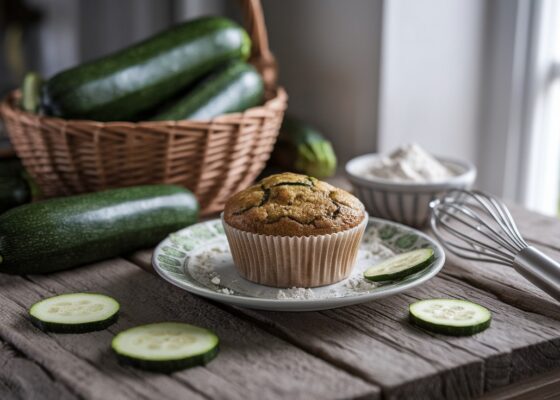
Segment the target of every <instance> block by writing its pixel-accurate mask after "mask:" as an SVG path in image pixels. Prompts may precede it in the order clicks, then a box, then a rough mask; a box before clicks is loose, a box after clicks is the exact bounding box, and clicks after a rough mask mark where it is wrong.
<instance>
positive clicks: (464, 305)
mask: <svg viewBox="0 0 560 400" xmlns="http://www.w3.org/2000/svg"><path fill="white" fill-rule="evenodd" d="M409 317H410V321H411V322H412V323H413V324H415V325H418V326H420V327H422V328H424V329H426V330H429V331H432V332H435V333H443V334H446V335H453V336H465V335H474V334H475V333H478V332H482V331H483V330H485V329H486V328H488V327H489V326H490V322H491V320H492V314H491V313H490V311H489V310H488V309H487V308H485V307H482V306H481V305H478V304H476V303H472V302H470V301H466V300H458V299H430V300H421V301H417V302H416V303H413V304H411V305H410V306H409Z"/></svg>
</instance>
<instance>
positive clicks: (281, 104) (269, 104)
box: [0, 86, 288, 129]
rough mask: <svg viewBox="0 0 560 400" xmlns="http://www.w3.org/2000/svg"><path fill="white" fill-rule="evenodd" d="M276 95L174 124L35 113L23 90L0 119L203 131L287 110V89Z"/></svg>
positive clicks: (9, 99) (6, 102)
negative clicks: (23, 101) (23, 104)
mask: <svg viewBox="0 0 560 400" xmlns="http://www.w3.org/2000/svg"><path fill="white" fill-rule="evenodd" d="M273 93H274V96H272V97H271V98H270V99H268V100H266V101H265V102H264V104H262V105H260V106H257V107H251V108H248V109H247V110H245V111H243V112H237V113H230V114H223V115H219V116H217V117H214V118H212V119H199V120H172V121H138V122H132V121H108V122H101V121H94V120H88V119H64V118H59V117H53V116H48V115H39V114H34V113H31V112H28V111H25V110H22V109H21V108H19V107H18V105H17V100H18V99H19V98H20V97H21V90H20V89H15V90H13V91H12V92H10V93H9V94H8V95H7V96H6V97H5V98H4V99H3V100H2V102H1V103H0V116H2V114H5V113H6V112H10V113H12V115H15V116H17V117H24V118H31V119H34V120H36V121H37V122H50V123H51V124H64V125H80V126H83V127H88V126H89V127H95V128H98V129H99V128H109V129H110V128H112V127H123V126H127V127H136V128H154V127H166V126H185V127H195V128H203V127H206V126H208V125H210V124H214V123H232V122H239V121H242V120H244V119H246V118H250V117H251V116H253V115H254V116H255V117H258V116H262V113H268V112H269V110H276V109H278V108H280V109H285V104H286V102H287V100H288V94H287V93H286V90H285V89H284V88H283V87H281V86H279V87H277V88H276V89H274V91H273Z"/></svg>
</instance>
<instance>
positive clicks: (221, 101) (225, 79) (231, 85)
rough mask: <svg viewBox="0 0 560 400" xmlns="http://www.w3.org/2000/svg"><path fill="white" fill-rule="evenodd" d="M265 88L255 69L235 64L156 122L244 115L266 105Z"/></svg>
mask: <svg viewBox="0 0 560 400" xmlns="http://www.w3.org/2000/svg"><path fill="white" fill-rule="evenodd" d="M263 96H264V84H263V80H262V78H261V76H260V75H259V73H258V72H257V71H256V70H255V68H254V67H253V66H251V65H249V64H247V63H245V62H243V61H236V62H232V63H230V64H229V65H227V66H225V67H222V68H220V69H218V70H217V71H215V72H214V73H212V74H210V76H208V77H206V78H205V79H204V80H203V81H202V82H200V83H199V84H198V85H197V86H196V87H194V88H193V89H192V90H191V91H190V92H189V93H188V94H187V95H186V96H185V97H183V98H182V99H180V100H179V101H177V102H176V103H174V104H171V105H170V106H168V107H167V108H165V109H164V110H162V111H161V112H160V113H158V114H157V115H156V116H155V117H153V118H152V120H154V121H167V120H181V119H198V120H200V119H210V118H214V117H217V116H218V115H222V114H227V113H233V112H243V111H245V110H246V109H248V108H251V107H254V106H257V105H259V104H261V103H262V101H263Z"/></svg>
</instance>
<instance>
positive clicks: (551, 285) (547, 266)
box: [513, 246, 560, 301]
mask: <svg viewBox="0 0 560 400" xmlns="http://www.w3.org/2000/svg"><path fill="white" fill-rule="evenodd" d="M513 266H514V268H515V269H516V271H517V272H519V273H520V274H521V275H523V276H524V277H525V278H526V279H527V280H529V281H530V282H531V283H533V284H534V285H535V286H538V287H539V288H541V289H542V290H544V291H545V292H546V293H548V294H549V295H550V296H552V297H554V298H555V299H556V300H558V301H560V264H559V263H557V262H556V261H554V260H553V259H552V258H550V257H548V256H547V255H546V254H544V253H543V252H541V251H539V250H537V249H536V248H534V247H532V246H529V247H526V248H524V249H523V250H521V251H520V252H519V253H518V254H517V256H516V257H515V259H514V260H513Z"/></svg>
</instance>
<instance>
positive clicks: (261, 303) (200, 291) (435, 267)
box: [152, 217, 445, 311]
mask: <svg viewBox="0 0 560 400" xmlns="http://www.w3.org/2000/svg"><path fill="white" fill-rule="evenodd" d="M214 221H219V218H216V219H210V220H207V221H201V222H199V223H198V224H206V223H211V222H214ZM370 222H373V223H381V224H387V225H393V226H395V227H397V228H398V229H400V230H401V231H402V230H404V231H408V232H409V233H414V234H416V235H418V236H419V237H421V238H423V239H424V240H426V241H427V242H429V243H430V245H431V246H433V248H434V253H435V254H436V260H435V261H434V262H433V263H432V265H430V266H429V267H428V268H426V269H425V270H423V271H425V272H424V274H421V275H419V276H418V277H417V278H416V279H414V280H411V281H409V282H405V283H399V282H397V283H396V284H395V286H392V287H387V288H382V290H378V291H375V292H373V293H372V292H365V293H363V294H361V295H356V296H346V297H333V298H320V299H313V298H312V299H268V298H267V299H265V298H259V297H249V296H243V295H237V294H236V295H229V294H224V293H218V292H215V291H213V290H210V289H206V288H201V287H198V286H195V285H189V284H187V283H185V282H183V281H179V280H175V279H173V278H172V277H171V276H169V275H168V274H167V273H166V271H165V270H163V269H162V268H160V267H159V265H158V262H157V260H156V256H157V254H159V253H160V252H161V248H162V247H163V246H165V245H166V244H167V241H168V240H169V236H167V237H166V238H165V239H164V240H162V241H161V242H160V243H159V244H158V245H157V246H156V248H155V249H154V251H153V254H152V266H153V268H154V270H155V271H156V273H157V274H158V275H159V276H160V277H162V278H163V279H164V280H166V281H167V282H169V283H171V284H172V285H174V286H177V287H180V288H181V289H184V290H186V291H187V292H189V293H193V294H196V295H198V296H201V297H205V298H209V299H212V300H215V301H219V302H221V303H227V304H233V305H236V306H241V307H246V308H252V309H261V310H270V311H313V310H326V309H333V308H339V307H345V306H349V305H353V304H360V303H365V302H368V301H372V300H375V299H380V298H385V297H389V296H392V295H394V294H397V293H402V292H405V291H407V290H410V289H412V288H413V287H416V286H418V285H421V284H422V283H424V282H426V281H428V280H429V279H431V278H433V277H434V276H435V275H436V274H437V273H439V271H441V269H442V268H443V266H444V264H445V252H444V250H443V247H442V246H441V245H440V244H439V243H438V242H437V240H436V239H434V238H432V237H430V236H428V235H427V234H425V233H424V232H422V231H419V230H417V229H414V228H412V227H410V226H407V225H404V224H400V223H398V222H394V221H390V220H386V219H383V218H376V217H370V218H369V220H368V223H370ZM198 224H195V225H198ZM193 226H194V225H190V226H188V227H185V228H183V229H181V230H179V231H177V232H176V233H180V232H182V231H184V230H188V229H190V228H192V227H193Z"/></svg>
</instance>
